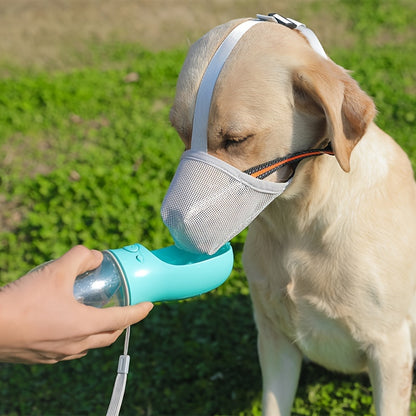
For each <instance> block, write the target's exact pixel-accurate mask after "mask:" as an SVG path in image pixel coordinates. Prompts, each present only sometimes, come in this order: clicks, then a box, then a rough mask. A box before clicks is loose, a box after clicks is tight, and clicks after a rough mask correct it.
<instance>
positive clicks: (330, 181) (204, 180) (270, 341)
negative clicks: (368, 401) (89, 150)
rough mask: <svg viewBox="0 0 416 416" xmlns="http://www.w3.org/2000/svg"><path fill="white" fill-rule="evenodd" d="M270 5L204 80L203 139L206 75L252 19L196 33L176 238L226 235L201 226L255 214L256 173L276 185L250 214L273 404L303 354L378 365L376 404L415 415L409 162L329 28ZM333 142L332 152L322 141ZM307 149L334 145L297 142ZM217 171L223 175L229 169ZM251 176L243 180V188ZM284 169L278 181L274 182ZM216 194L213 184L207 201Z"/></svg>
mask: <svg viewBox="0 0 416 416" xmlns="http://www.w3.org/2000/svg"><path fill="white" fill-rule="evenodd" d="M277 16H278V15H277ZM269 20H272V19H270V18H259V21H258V22H256V24H253V25H252V26H250V27H249V28H248V29H247V30H246V31H245V32H244V34H243V35H241V34H240V35H238V36H239V37H238V36H237V40H235V41H234V43H233V44H232V45H231V47H229V49H230V51H228V52H226V53H228V55H226V57H225V58H224V57H223V58H222V61H221V59H220V58H219V59H220V65H219V67H218V68H217V74H216V75H215V76H214V81H211V84H212V88H211V90H212V91H211V92H210V90H209V88H208V89H207V90H206V91H205V92H202V93H201V94H200V95H201V97H200V98H199V100H200V101H204V99H206V100H205V101H206V103H205V104H204V105H205V107H206V109H205V110H201V111H202V112H203V111H208V113H207V114H208V115H207V116H206V122H205V124H204V123H202V133H198V134H201V135H202V136H204V134H205V135H206V140H207V143H206V144H205V145H204V143H202V145H195V146H196V149H194V148H193V147H194V140H195V141H196V140H197V139H196V138H195V137H194V136H196V134H197V133H196V132H195V128H199V124H200V123H199V121H200V119H199V118H196V115H195V112H196V110H195V107H196V102H197V101H198V100H197V94H198V90H199V89H200V88H202V87H201V85H202V81H201V80H202V79H203V77H204V76H206V73H207V67H208V64H209V62H210V61H212V59H214V58H213V56H214V53H216V52H217V51H218V50H219V48H220V45H222V43H223V42H224V41H225V39H228V37H229V36H231V35H230V33H231V31H232V30H234V29H235V28H237V27H239V26H241V25H243V24H244V22H246V21H247V20H236V21H231V22H229V23H227V24H224V25H222V26H219V27H216V28H214V29H213V30H211V31H210V32H209V33H208V34H206V35H205V36H204V37H203V38H201V39H200V40H199V41H197V42H196V43H195V44H194V45H193V46H192V47H191V49H190V51H189V54H188V56H187V59H186V61H185V64H184V66H183V69H182V71H181V74H180V77H179V80H178V84H177V94H176V98H175V103H174V106H173V108H172V111H171V121H172V123H173V125H174V127H175V128H176V129H177V131H178V132H179V134H180V136H181V138H182V140H183V141H184V143H185V145H186V149H187V151H186V152H185V153H184V155H185V159H183V161H181V164H180V166H179V168H178V171H179V170H181V172H177V174H176V175H175V179H174V181H173V182H172V185H171V189H170V191H172V192H174V191H175V190H177V189H178V188H181V189H180V196H179V197H178V198H177V199H176V200H174V201H177V202H176V203H175V202H174V201H173V202H172V201H170V200H169V198H170V197H169V195H167V197H166V198H165V201H164V206H163V207H162V216H163V218H164V221H165V223H166V224H167V225H168V226H169V227H170V229H171V233H172V235H173V236H174V238H175V240H176V242H177V243H178V244H179V245H181V244H182V246H184V247H185V248H186V247H188V248H189V247H190V246H191V248H192V246H194V247H195V248H196V250H199V251H206V252H210V249H208V248H204V247H213V250H214V249H215V250H216V249H217V248H218V247H217V246H215V244H214V245H212V244H213V243H212V241H211V242H210V243H209V244H208V243H207V244H208V245H207V246H204V244H205V243H204V244H203V243H201V245H200V246H199V245H198V244H199V243H198V241H197V240H192V238H194V237H192V235H193V234H195V236H199V237H195V239H197V238H202V237H201V235H206V234H209V231H210V229H211V228H212V229H214V230H216V222H220V223H221V221H222V217H223V216H224V217H227V215H229V214H228V213H229V212H231V213H232V214H231V215H229V217H227V220H226V221H224V223H223V224H222V225H221V227H219V228H218V230H217V231H216V234H217V235H220V234H221V233H224V235H223V236H222V237H221V236H219V237H218V244H220V245H221V244H223V243H224V241H223V240H225V241H226V239H227V238H228V237H230V236H231V237H232V236H233V235H235V234H236V233H238V232H239V231H241V227H243V228H244V227H245V226H246V223H245V222H244V220H242V219H240V218H239V215H240V212H245V211H244V210H245V206H246V205H247V206H248V205H250V204H251V201H252V200H255V199H256V198H257V197H255V196H253V197H251V196H250V197H247V198H246V200H243V202H241V200H240V199H239V198H240V196H239V195H240V194H241V192H243V191H244V192H245V189H246V188H247V189H248V188H250V189H252V188H255V189H260V191H261V192H264V194H265V195H266V194H267V195H269V194H271V195H272V198H270V200H267V201H266V202H265V203H263V205H261V204H260V205H259V206H260V208H256V209H257V210H260V211H261V212H260V213H258V212H257V211H256V212H255V215H254V216H253V215H252V216H251V217H250V215H251V214H250V215H249V214H247V216H248V217H249V221H250V222H251V225H250V227H249V232H248V236H247V241H246V244H245V248H244V255H243V262H244V267H245V270H246V273H247V277H248V281H249V285H250V291H251V297H252V301H253V306H254V314H255V321H256V324H257V328H258V352H259V356H260V363H261V369H262V376H263V412H264V414H265V415H270V416H277V415H289V414H290V409H291V406H292V402H293V399H294V396H295V392H296V388H297V383H298V377H299V373H300V368H301V362H302V357H303V356H306V357H308V358H309V359H310V360H312V361H314V362H316V363H318V364H320V365H322V366H324V367H326V368H328V369H331V370H335V371H340V372H345V373H356V372H363V371H368V373H369V376H370V379H371V383H372V386H373V390H374V402H375V408H376V411H377V414H378V415H384V416H400V415H406V414H408V412H409V402H410V396H411V387H412V364H413V356H414V352H415V351H414V349H415V347H416V333H415V320H416V187H415V182H414V179H413V172H412V168H411V165H410V163H409V160H408V158H407V156H406V154H405V153H404V152H403V151H402V150H401V148H400V147H399V146H398V145H397V144H396V143H395V141H394V140H393V139H392V138H391V137H389V136H388V135H387V134H386V133H384V132H383V131H382V130H380V129H379V128H378V127H377V126H376V124H375V123H374V122H373V118H374V116H375V108H374V104H373V101H372V100H371V99H370V98H369V97H368V96H367V95H366V94H365V93H364V92H363V91H362V90H361V89H360V87H359V86H358V85H357V83H356V82H355V81H354V80H353V79H352V78H351V77H350V75H349V74H348V72H347V71H346V70H344V69H343V68H342V67H340V66H338V65H337V64H335V63H334V62H333V61H332V60H330V59H329V58H328V57H326V56H325V54H324V53H322V51H320V45H319V42H318V45H316V43H315V44H314V39H311V38H310V37H309V38H308V34H307V33H306V32H302V30H299V28H301V27H300V26H299V25H297V23H298V22H295V21H293V22H295V23H293V22H292V21H291V20H290V19H289V23H287V21H284V20H283V21H279V18H278V17H276V21H275V22H273V21H269ZM292 23H293V24H292ZM221 53H223V52H221ZM224 53H225V52H224ZM211 78H212V76H211ZM210 94H211V95H210ZM198 117H199V116H198ZM202 119H203V117H202ZM196 124H198V126H196ZM191 142H192V145H191ZM202 142H203V140H202ZM328 145H330V146H331V147H332V149H333V153H334V155H332V154H331V151H330V150H326V151H325V150H322V149H329V147H328ZM310 149H320V150H322V152H321V153H319V152H318V154H319V156H315V157H307V158H306V156H305V158H303V156H301V157H299V155H305V154H306V153H307V151H309V150H310ZM204 152H205V156H204V155H202V156H201V154H202V153H204ZM325 153H326V154H325ZM186 155H187V156H186ZM288 155H289V156H288ZM297 155H298V156H297ZM297 157H299V158H298V159H297ZM214 159H215V160H217V161H215V160H214ZM289 159H292V160H294V161H295V163H292V162H290V161H288V160H289ZM270 160H272V163H268V162H269V161H270ZM276 161H277V162H276ZM282 161H283V163H281V162H282ZM279 163H280V164H281V168H280V169H279V168H277V169H276V170H272V171H271V173H270V172H269V174H268V176H267V177H265V178H264V179H261V177H259V176H257V177H256V178H253V177H252V176H251V179H253V180H255V181H258V182H259V183H260V182H261V183H262V184H265V185H264V186H263V185H261V186H260V185H259V187H257V188H256V186H257V185H252V183H251V182H250V181H251V179H250V181H247V182H245V179H244V177H241V175H246V176H250V172H252V171H253V170H250V168H252V167H253V166H254V167H256V169H254V171H255V172H258V171H259V170H262V169H266V170H267V169H268V166H270V165H273V164H274V165H276V164H277V165H278V164H279ZM229 165H230V166H231V168H228V167H227V166H229ZM229 169H231V170H229ZM200 171H201V172H202V173H200ZM198 172H199V173H198ZM217 172H219V173H218V175H223V176H224V177H223V176H218V178H219V179H217V176H216V175H217ZM238 172H240V173H241V175H239V173H238ZM244 172H246V173H244ZM176 176H179V178H177V177H176ZM185 176H187V179H186V180H183V178H184V177H185ZM226 178H230V179H229V181H228V182H229V183H230V184H231V185H227V183H228V182H227V179H226ZM216 181H223V182H221V189H222V190H223V191H218V190H216V186H217V185H216ZM241 183H244V187H242V188H241V189H242V190H241V191H239V192H238V193H237V192H235V193H234V191H233V190H231V188H232V189H234V188H236V187H238V186H240V184H241ZM282 184H284V186H283V187H282V189H281V190H280V191H278V190H275V189H274V188H273V189H272V187H273V186H281V185H282ZM227 186H228V188H230V189H228V188H227ZM200 188H203V189H205V191H204V192H206V196H204V197H201V196H199V197H198V198H197V200H196V201H193V202H191V203H190V204H189V206H187V207H186V208H183V211H186V212H185V213H184V215H182V217H181V215H180V213H179V214H178V211H180V210H181V209H180V207H179V205H181V204H182V203H183V204H185V205H186V203H185V202H182V201H183V200H185V199H186V198H188V197H189V198H192V195H194V194H195V193H198V192H200V191H199V189H200ZM225 189H227V190H225ZM239 189H240V188H239ZM276 189H277V188H276ZM187 192H188V193H189V194H190V195H191V196H189V195H187ZM210 193H212V194H214V195H215V197H213V198H212V201H208V202H207V200H208V199H209V194H210ZM273 193H274V194H273ZM168 194H169V192H168ZM223 194H225V197H223ZM273 195H274V196H273ZM181 198H182V199H181ZM221 198H223V199H221ZM215 201H217V202H215ZM244 201H245V202H244ZM215 204H216V206H215V209H214V208H212V206H213V205H215ZM169 205H174V207H173V208H172V207H169ZM205 205H206V206H208V208H206V210H205V211H204V209H205V208H204V209H203V208H201V206H205ZM178 207H179V208H178ZM216 209H218V210H217V211H216ZM257 214H259V215H258V216H257V217H256V215H257ZM244 215H246V214H244ZM194 217H195V218H197V220H195V224H197V225H198V224H199V225H201V224H202V223H203V221H204V218H208V219H209V221H210V224H211V226H210V227H207V228H206V229H204V228H203V226H201V227H202V228H200V229H196V231H195V230H193V228H192V227H193V226H192V225H189V224H188V223H187V221H188V220H189V222H192V219H193V218H194ZM240 222H241V224H240ZM178 223H181V224H180V226H179V225H177V224H178ZM229 223H230V224H231V226H230V227H231V228H232V233H231V231H230V233H231V234H229V233H228V231H227V230H226V228H227V226H228V224H229ZM197 225H195V227H197ZM175 227H176V228H180V231H178V230H175V229H174V228H175ZM224 230H225V231H224ZM181 233H182V237H181ZM183 235H185V237H183ZM190 235H191V237H189V236H190ZM186 238H188V240H189V241H188V242H186V241H185V240H186ZM212 238H214V239H215V235H214V237H212ZM213 250H211V251H213Z"/></svg>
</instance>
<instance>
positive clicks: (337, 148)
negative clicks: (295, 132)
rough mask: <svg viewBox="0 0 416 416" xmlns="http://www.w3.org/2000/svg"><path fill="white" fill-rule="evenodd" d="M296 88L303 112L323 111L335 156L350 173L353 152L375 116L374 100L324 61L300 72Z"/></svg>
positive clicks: (330, 63) (294, 86) (331, 64)
mask: <svg viewBox="0 0 416 416" xmlns="http://www.w3.org/2000/svg"><path fill="white" fill-rule="evenodd" d="M293 88H294V89H293V90H294V97H295V105H296V106H299V107H300V110H301V111H305V112H309V113H313V114H318V113H320V114H322V112H323V115H324V117H325V118H326V123H327V134H328V138H329V139H330V140H331V143H332V148H333V150H334V153H335V157H336V158H337V160H338V163H339V164H340V166H341V168H342V169H343V170H344V171H345V172H349V170H350V155H351V152H352V150H353V148H354V146H355V145H356V144H357V143H358V141H359V140H360V139H361V137H362V136H363V135H364V133H365V132H366V130H367V127H368V125H369V124H370V123H371V121H372V120H373V118H374V116H375V113H376V110H375V106H374V103H373V100H372V99H371V98H370V97H369V96H368V95H367V94H366V93H365V92H364V91H362V90H361V89H360V87H359V86H358V84H357V82H356V81H354V80H353V79H352V78H351V77H350V76H349V75H348V74H347V72H346V71H345V70H344V69H342V68H341V67H339V66H337V65H336V64H334V63H333V62H332V61H329V60H324V59H322V60H320V62H319V64H318V63H316V64H315V65H309V66H308V67H303V68H301V69H300V70H297V71H296V72H295V73H294V75H293Z"/></svg>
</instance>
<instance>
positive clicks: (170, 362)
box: [0, 0, 416, 416]
mask: <svg viewBox="0 0 416 416" xmlns="http://www.w3.org/2000/svg"><path fill="white" fill-rule="evenodd" d="M75 3H76V2H75ZM236 3H239V2H236ZM241 3H243V2H241ZM245 3H250V4H251V5H250V7H251V8H253V4H259V3H258V2H257V3H256V2H254V1H253V2H248V1H247V2H245ZM239 4H240V3H239ZM295 4H296V12H297V13H298V14H299V16H300V17H299V16H297V15H295V14H291V17H294V18H296V19H298V20H301V18H302V19H303V18H304V17H308V16H312V17H313V19H312V17H311V19H312V20H313V25H312V24H311V26H312V28H313V29H314V30H315V32H316V33H317V34H318V36H320V33H321V31H322V37H321V38H322V39H323V43H324V47H326V45H327V44H326V43H325V41H324V40H325V39H327V40H328V45H329V47H328V48H327V52H328V53H329V54H330V55H331V57H332V58H333V59H334V60H335V61H336V62H337V63H338V64H340V65H342V66H344V67H345V68H348V69H350V70H352V71H353V76H354V77H355V78H356V79H357V80H358V81H359V82H360V84H361V86H362V87H363V89H365V90H366V91H367V92H368V93H369V94H370V95H371V96H372V97H373V98H374V100H375V102H376V105H377V108H378V111H379V114H378V117H377V123H378V124H379V125H380V127H382V128H383V129H385V130H386V131H387V132H388V133H389V134H391V135H392V136H393V137H394V138H395V139H396V140H397V141H398V142H399V144H400V145H401V146H402V147H403V148H404V149H405V150H406V152H407V154H408V155H409V157H410V158H411V161H412V163H413V166H414V167H415V168H416V137H415V132H414V130H415V124H416V75H415V72H414V68H415V66H416V42H415V34H416V33H415V32H416V30H415V27H414V20H415V17H416V4H415V3H414V2H413V0H396V1H381V0H363V1H358V0H357V1H348V0H337V1H334V2H328V1H324V0H320V1H319V0H318V1H305V2H303V4H302V2H295ZM329 4H331V6H332V7H328V5H329ZM160 7H163V4H160ZM251 8H250V10H251ZM247 10H249V8H248V6H247ZM285 10H288V2H285ZM257 11H258V12H259V13H267V12H269V11H279V10H277V7H276V8H275V9H274V10H264V9H263V7H260V6H259V7H258V9H257ZM224 13H225V12H224ZM246 15H247V13H244V10H243V9H242V7H241V4H240V9H239V10H238V14H236V15H235V16H233V17H240V16H246ZM221 16H222V15H221ZM213 20H215V19H213ZM217 23H220V22H217ZM305 23H306V24H308V21H306V20H305ZM321 25H322V27H321ZM160 30H161V31H162V30H163V28H160ZM170 30H174V28H170ZM193 30H194V29H193ZM331 30H332V31H331ZM332 38H333V39H332ZM183 44H184V42H183V43H182V44H181V45H180V46H172V45H169V47H166V48H159V49H160V50H156V49H152V48H151V47H150V46H148V45H147V44H146V45H145V46H143V44H141V43H140V42H134V41H132V40H130V39H125V38H119V39H112V40H111V39H110V38H103V39H100V38H97V37H92V38H90V39H88V40H87V41H86V42H85V43H84V44H83V48H82V50H80V52H79V54H78V55H76V56H75V55H73V56H71V60H70V62H71V64H70V65H69V64H68V65H66V66H65V65H55V64H54V63H50V62H49V61H48V62H49V63H46V64H45V62H43V64H42V65H40V64H39V62H38V61H36V62H35V61H34V62H35V63H33V65H29V64H25V63H24V62H21V61H18V60H16V61H13V59H10V58H7V59H3V60H1V61H0V74H1V76H0V170H1V175H0V207H1V209H0V283H1V284H5V283H7V282H10V281H12V280H14V279H16V278H18V277H19V276H21V275H22V274H24V273H25V272H26V271H27V270H29V269H30V268H32V267H34V266H35V265H37V264H39V263H41V262H44V261H46V260H48V259H51V258H55V257H57V256H60V255H61V254H63V253H64V252H65V251H66V250H68V249H69V248H70V247H71V246H73V245H75V244H79V243H81V244H85V245H86V246H88V247H90V248H97V249H105V248H117V247H121V246H123V245H127V244H131V243H134V242H140V243H142V244H143V245H145V246H146V247H148V248H149V249H156V248H160V247H164V246H167V245H170V244H172V241H171V238H170V236H169V233H168V231H167V230H166V229H165V227H164V226H163V224H162V221H161V219H160V216H159V209H160V205H161V202H162V199H163V196H164V194H165V192H166V189H167V187H168V186H169V182H170V180H171V178H172V176H173V173H174V171H175V169H176V166H177V163H178V160H179V157H180V154H181V152H182V150H183V145H182V143H181V142H180V140H179V138H178V137H177V134H176V133H175V131H174V130H173V129H172V127H171V126H170V124H169V119H168V115H169V109H170V106H171V104H172V100H173V96H174V92H175V83H176V79H177V76H178V74H179V71H180V68H181V65H182V63H183V60H184V58H185V56H186V49H187V48H186V47H184V46H183ZM86 51H88V53H87V52H86ZM26 52H27V51H26ZM25 56H26V55H25ZM60 62H61V61H60ZM244 235H245V233H244V232H243V233H242V234H240V235H239V236H237V237H236V238H235V239H234V240H233V241H232V244H233V247H234V251H235V255H236V261H235V267H234V270H233V272H232V275H231V277H230V278H229V279H228V281H227V282H226V283H225V284H224V285H223V286H221V287H220V288H218V289H217V290H215V291H213V292H212V293H209V294H206V295H203V296H201V297H199V298H196V299H191V300H188V301H183V302H171V303H163V304H159V305H157V306H156V307H155V308H154V310H153V311H152V312H151V314H150V316H149V317H148V318H147V319H146V320H145V321H143V322H141V323H139V324H137V325H136V326H134V327H133V329H132V339H131V352H130V353H131V360H132V362H131V372H130V374H129V379H128V384H127V390H126V396H125V400H124V404H123V407H122V412H121V414H124V415H178V416H180V415H181V416H187V415H189V416H191V415H201V416H205V415H236V416H237V415H238V416H243V415H247V416H249V415H259V414H261V405H260V402H261V377H260V370H259V366H258V362H257V354H256V331H255V327H254V324H253V319H252V313H251V306H250V298H249V292H248V288H247V283H246V280H245V276H244V271H243V269H242V265H241V251H242V246H243V243H244ZM121 351H122V340H118V341H117V342H116V343H115V344H114V345H113V346H111V347H109V348H106V349H102V350H95V351H90V352H89V354H88V355H87V356H86V357H85V358H83V359H80V360H77V361H73V362H63V363H59V364H56V365H53V366H44V365H33V366H26V365H10V364H0V415H8V416H12V415H32V416H36V415H56V416H60V415H102V414H105V411H106V407H107V404H108V401H109V398H110V395H111V389H112V384H113V380H114V377H115V371H116V367H117V360H118V355H119V354H120V353H121ZM414 390H415V389H414ZM293 414H294V415H311V416H312V415H319V416H321V415H362V416H363V415H371V414H374V410H373V408H372V399H371V387H370V384H369V381H368V378H367V377H366V376H365V375H362V376H344V375H339V374H334V373H330V372H328V371H326V370H324V369H322V368H320V367H318V366H315V365H313V364H311V363H307V364H305V365H304V367H303V370H302V374H301V379H300V386H299V390H298V393H297V396H296V400H295V403H294V408H293ZM412 415H416V398H415V397H413V400H412Z"/></svg>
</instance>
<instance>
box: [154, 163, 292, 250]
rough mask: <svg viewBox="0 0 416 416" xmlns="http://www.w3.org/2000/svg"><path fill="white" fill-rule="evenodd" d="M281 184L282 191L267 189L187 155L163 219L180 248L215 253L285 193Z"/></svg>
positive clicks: (173, 185)
mask: <svg viewBox="0 0 416 416" xmlns="http://www.w3.org/2000/svg"><path fill="white" fill-rule="evenodd" d="M218 162H222V161H219V160H218ZM231 168H232V167H231ZM235 170H236V171H237V169H235ZM238 174H239V176H240V175H245V174H244V173H242V172H241V171H238ZM246 176H248V175H246ZM256 181H259V180H256ZM259 182H260V181H259ZM263 183H264V182H263ZM270 185H278V184H271V183H270ZM279 185H281V186H280V187H279V191H278V192H276V190H275V192H270V191H267V192H264V191H262V190H259V189H256V188H255V187H252V186H250V185H248V184H247V183H245V182H242V181H241V180H239V179H237V178H236V177H235V176H234V175H232V174H230V173H229V172H226V171H224V170H223V169H221V168H218V167H217V166H212V165H211V164H207V163H204V162H202V161H201V160H196V159H192V158H183V159H182V161H181V163H180V164H179V167H178V169H177V171H176V173H175V176H174V178H173V180H172V183H171V185H170V187H169V190H168V192H167V194H166V196H165V199H164V201H163V205H162V210H161V214H162V218H163V222H164V223H165V225H166V226H167V227H168V228H169V230H170V232H171V235H172V237H173V239H174V240H175V243H176V245H177V246H178V247H179V248H181V249H184V250H188V251H193V252H204V253H208V254H214V253H215V252H216V251H217V250H218V249H219V248H220V247H222V245H223V244H225V243H226V242H227V241H229V240H230V239H231V238H232V237H234V236H235V235H237V234H238V233H239V232H241V231H242V230H243V229H244V228H245V227H247V225H248V224H250V223H251V222H252V221H253V220H254V218H255V217H256V216H257V215H258V214H259V213H260V212H261V211H262V210H263V209H264V208H265V207H266V206H267V205H268V204H269V203H270V202H272V201H273V199H275V198H276V197H277V196H278V195H279V194H280V193H281V192H283V190H284V188H283V189H281V188H282V185H283V186H284V187H285V185H286V184H279Z"/></svg>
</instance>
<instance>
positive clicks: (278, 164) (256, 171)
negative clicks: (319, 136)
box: [244, 144, 334, 179]
mask: <svg viewBox="0 0 416 416" xmlns="http://www.w3.org/2000/svg"><path fill="white" fill-rule="evenodd" d="M320 155H331V156H333V155H334V152H333V150H332V147H331V145H330V144H329V145H328V146H327V147H326V148H325V149H310V150H306V151H303V152H297V153H291V154H289V155H287V156H285V157H280V158H277V159H273V160H269V161H268V162H265V163H262V164H260V165H257V166H253V167H252V168H250V169H247V170H245V171H244V173H247V174H249V175H250V176H253V177H254V178H257V179H264V178H267V177H268V176H269V175H271V174H272V173H274V172H276V171H277V170H278V169H280V168H282V167H283V166H286V165H289V164H291V163H299V162H300V161H301V160H303V159H306V158H308V157H312V156H320Z"/></svg>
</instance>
